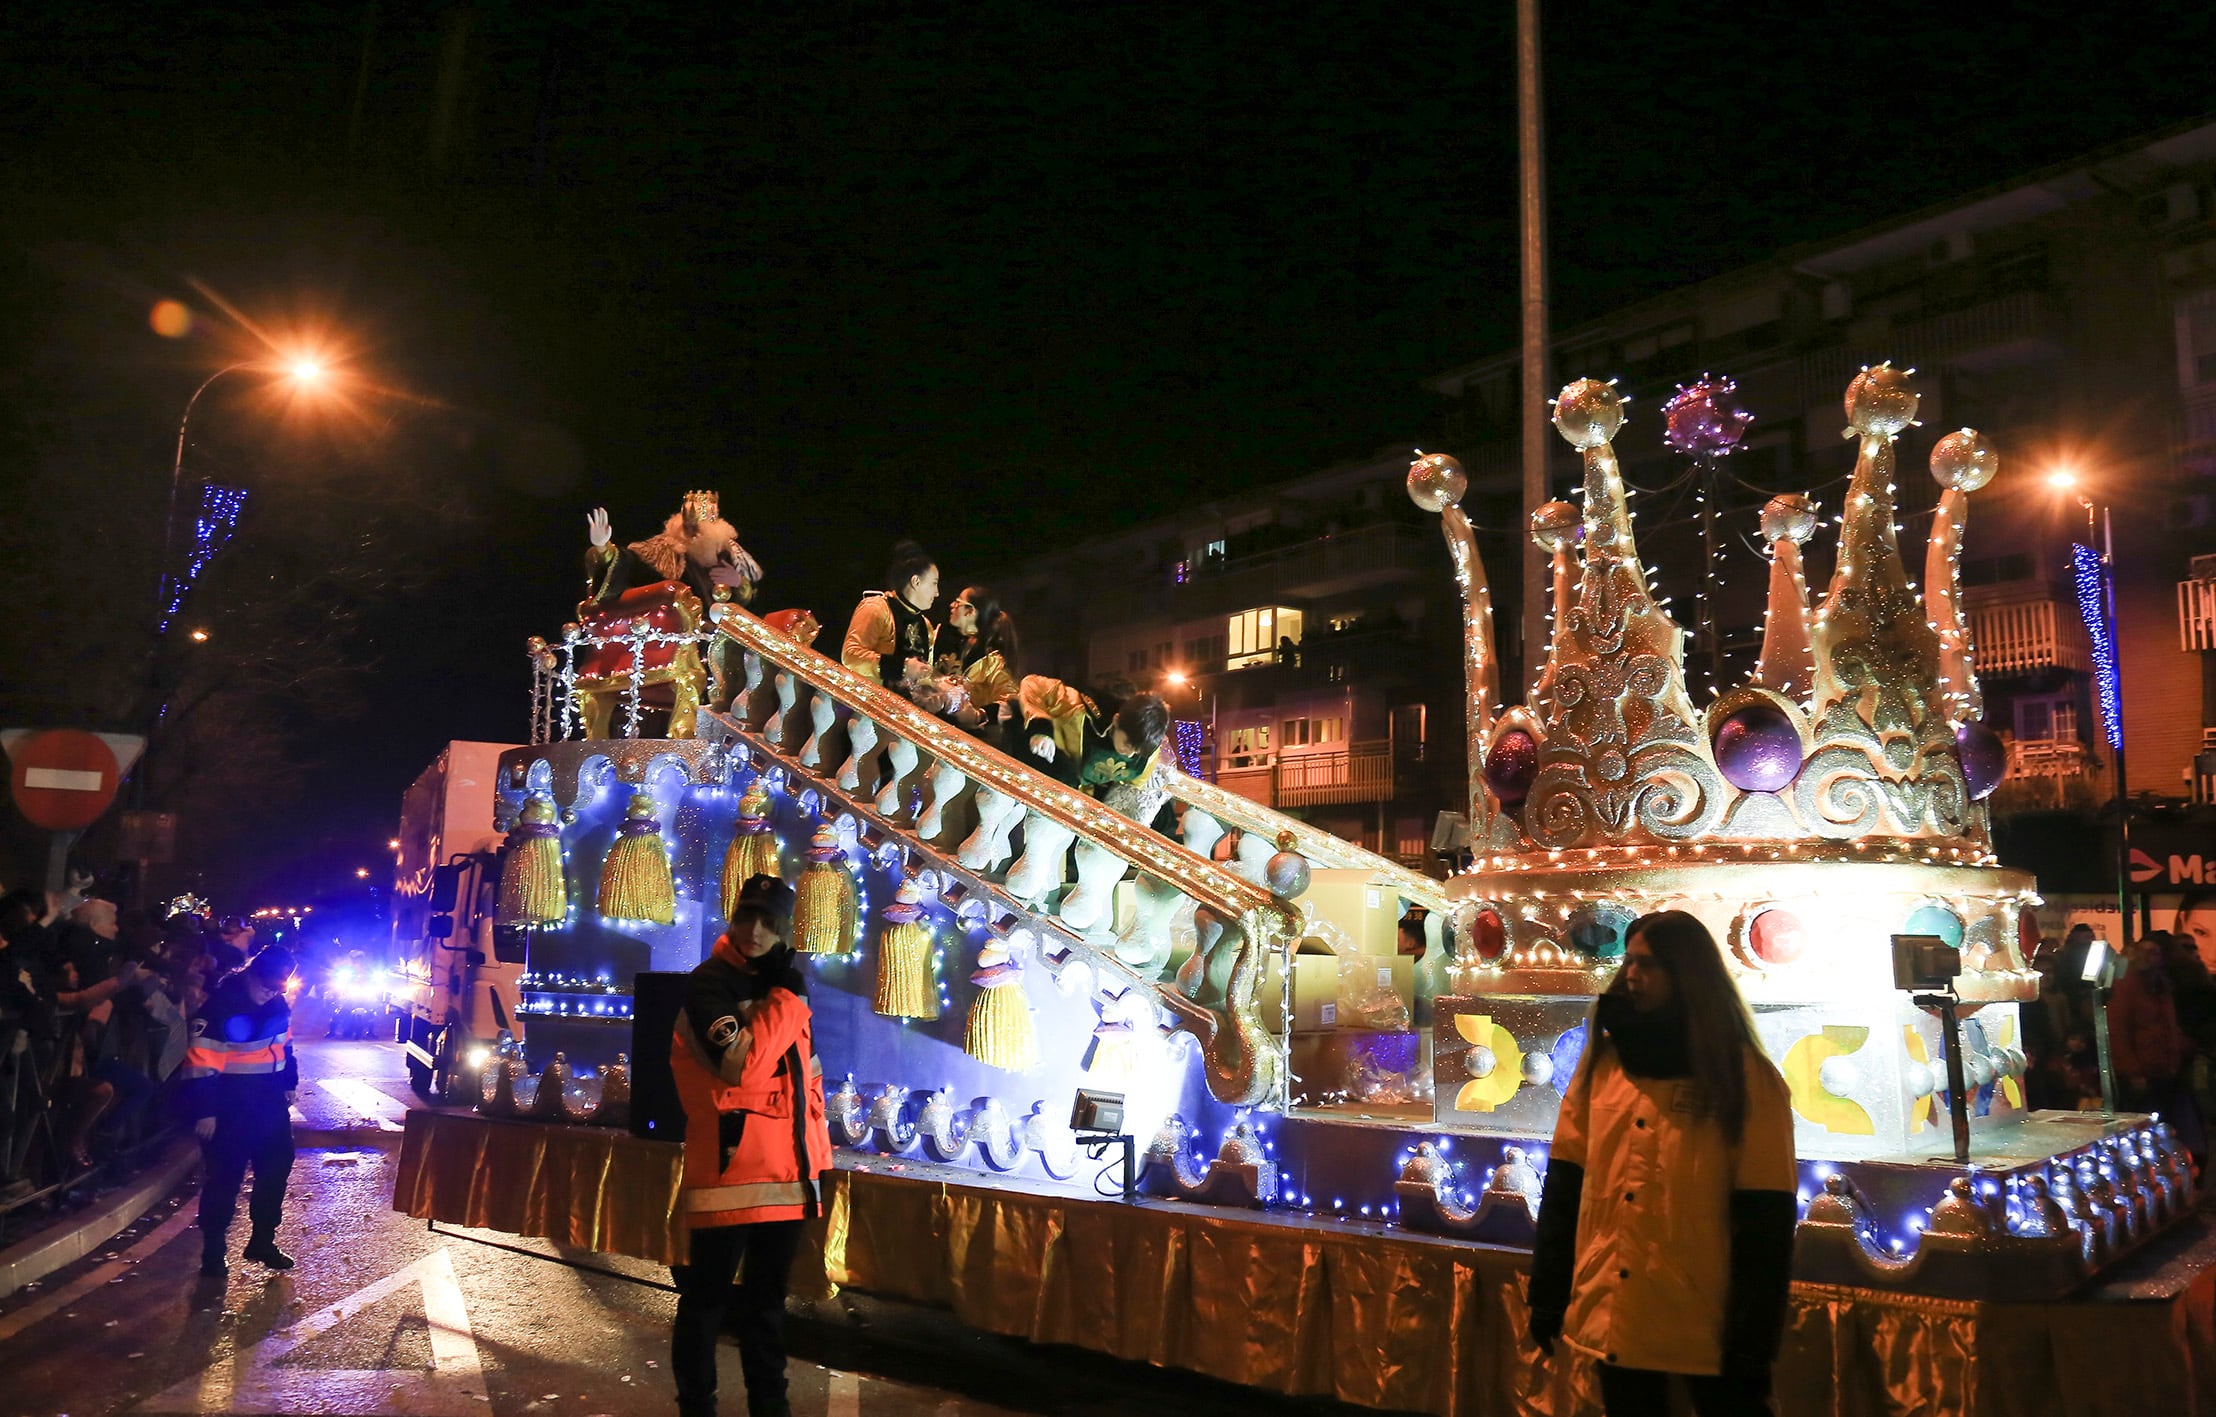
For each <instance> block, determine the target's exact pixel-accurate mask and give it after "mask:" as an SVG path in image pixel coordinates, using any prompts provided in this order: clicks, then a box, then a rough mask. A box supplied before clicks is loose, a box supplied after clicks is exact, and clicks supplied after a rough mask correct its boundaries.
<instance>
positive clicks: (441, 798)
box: [392, 742, 523, 1101]
mask: <svg viewBox="0 0 2216 1417" xmlns="http://www.w3.org/2000/svg"><path fill="white" fill-rule="evenodd" d="M512 746H514V745H513V744H508V743H470V742H454V743H449V744H447V745H446V747H445V749H444V750H443V751H441V752H440V754H439V756H438V758H437V760H436V761H434V762H433V763H432V764H431V765H430V766H429V767H427V768H425V769H424V770H423V773H422V775H421V776H420V777H418V778H417V779H416V780H415V782H414V784H413V785H412V786H410V787H409V788H408V790H407V792H406V793H405V794H404V795H403V796H402V797H401V799H400V832H399V843H400V844H399V847H398V849H397V852H396V857H397V859H396V860H395V862H394V879H393V891H392V946H393V948H392V953H393V968H394V972H395V976H396V981H395V989H396V994H395V998H394V1005H395V1008H396V1010H397V1012H398V1013H399V1021H398V1025H397V1027H398V1031H399V1034H400V1042H401V1044H402V1045H403V1046H404V1047H405V1048H406V1050H407V1054H408V1080H409V1082H410V1083H411V1084H413V1085H414V1087H415V1090H416V1093H417V1095H418V1096H421V1097H422V1098H424V1099H425V1100H426V1101H429V1100H431V1099H432V1098H434V1097H440V1098H446V1099H452V1100H460V1099H463V1098H467V1097H469V1096H470V1094H471V1090H472V1089H473V1088H474V1087H475V1085H476V1078H477V1071H478V1069H479V1067H480V1066H481V1065H482V1064H483V1062H484V1060H485V1059H486V1057H488V1056H489V1055H490V1052H491V1049H492V1047H493V1046H494V1044H495V1043H496V1042H497V1041H498V1040H499V1038H500V1036H501V1034H502V1033H509V1034H512V1035H513V1036H514V1037H516V1038H518V1039H519V1040H520V1038H521V1036H522V1027H521V1024H520V1022H519V1021H518V1020H517V1018H516V1016H515V1005H516V1002H517V983H518V981H519V980H520V979H521V978H522V976H523V948H522V941H521V940H520V939H503V938H497V937H496V933H497V932H495V930H494V928H493V914H494V907H495V905H496V904H497V898H498V895H499V891H500V864H499V863H500V843H501V837H500V834H499V832H497V831H495V830H494V829H493V782H494V775H495V773H496V771H497V769H498V765H499V761H500V755H501V754H502V753H504V752H506V751H507V750H508V749H509V748H510V747H512ZM511 956H512V958H511Z"/></svg>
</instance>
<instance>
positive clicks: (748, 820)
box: [723, 777, 778, 920]
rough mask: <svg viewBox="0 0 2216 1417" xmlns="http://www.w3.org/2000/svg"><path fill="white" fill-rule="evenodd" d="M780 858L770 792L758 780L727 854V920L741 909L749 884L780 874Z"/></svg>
mask: <svg viewBox="0 0 2216 1417" xmlns="http://www.w3.org/2000/svg"><path fill="white" fill-rule="evenodd" d="M777 855H778V845H777V834H776V833H775V832H773V831H771V830H770V828H769V792H768V790H767V789H765V788H764V787H763V786H762V780H761V779H760V778H758V777H757V778H755V779H754V782H753V785H751V786H750V787H748V788H747V789H746V795H745V796H743V797H741V798H740V799H739V819H738V822H737V823H736V825H735V826H734V828H733V830H732V832H731V845H730V846H728V847H726V848H725V849H724V853H723V918H724V919H726V920H729V919H730V918H731V912H732V911H734V910H736V909H737V908H738V905H739V890H740V888H741V887H743V886H744V885H745V884H746V883H747V882H748V881H750V880H752V879H754V878H755V877H756V876H774V875H777V874H778V869H777Z"/></svg>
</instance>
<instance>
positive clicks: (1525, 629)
mask: <svg viewBox="0 0 2216 1417" xmlns="http://www.w3.org/2000/svg"><path fill="white" fill-rule="evenodd" d="M1516 114H1517V120H1518V121H1517V125H1516V154H1517V165H1518V168H1519V171H1520V173H1521V178H1520V182H1519V187H1520V189H1521V195H1522V209H1523V242H1522V251H1523V521H1522V524H1521V526H1520V527H1519V529H1518V530H1519V534H1518V536H1517V537H1516V539H1517V540H1518V541H1519V542H1521V543H1522V544H1523V580H1522V585H1523V617H1522V620H1521V621H1520V625H1521V629H1522V633H1521V636H1520V638H1519V640H1518V644H1517V649H1518V659H1519V661H1520V662H1521V664H1522V666H1523V676H1524V680H1525V682H1526V683H1529V682H1530V679H1531V675H1532V671H1533V667H1534V666H1535V665H1536V664H1537V662H1538V658H1539V656H1540V655H1541V654H1543V653H1544V652H1545V649H1546V633H1547V620H1546V616H1547V571H1548V562H1547V558H1546V555H1545V553H1544V552H1542V551H1541V550H1540V549H1539V547H1538V546H1537V545H1536V544H1535V543H1534V542H1533V541H1532V540H1531V538H1530V537H1528V536H1524V535H1522V534H1521V530H1522V528H1523V527H1529V526H1530V525H1531V515H1532V513H1534V512H1536V511H1538V510H1539V506H1540V504H1541V503H1543V502H1545V501H1546V500H1547V422H1548V419H1547V410H1546V400H1547V392H1548V390H1547V194H1546V180H1545V160H1546V153H1545V147H1544V143H1543V141H1542V138H1543V131H1542V128H1541V125H1540V117H1541V112H1540V104H1539V0H1516Z"/></svg>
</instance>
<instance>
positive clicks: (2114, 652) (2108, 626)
mask: <svg viewBox="0 0 2216 1417" xmlns="http://www.w3.org/2000/svg"><path fill="white" fill-rule="evenodd" d="M2047 485H2048V486H2049V487H2051V488H2053V489H2054V490H2055V491H2057V492H2060V493H2065V494H2067V495H2069V496H2071V497H2073V498H2075V499H2076V501H2077V504H2078V505H2079V506H2080V507H2082V508H2084V509H2085V540H2083V541H2073V542H2072V543H2071V545H2070V579H2071V583H2072V585H2073V587H2074V588H2075V590H2076V592H2077V603H2078V614H2079V616H2080V617H2081V618H2082V619H2083V620H2084V621H2085V633H2086V637H2087V638H2088V639H2089V640H2090V641H2091V642H2092V646H2093V684H2094V688H2095V689H2096V690H2097V691H2098V692H2099V695H2100V701H2101V732H2102V735H2103V736H2104V737H2105V738H2106V739H2107V740H2108V750H2109V753H2110V755H2111V756H2112V758H2113V759H2114V761H2115V764H2116V789H2115V807H2116V932H2117V943H2118V946H2119V947H2121V946H2123V945H2125V944H2128V943H2129V942H2130V940H2131V801H2130V797H2129V796H2128V794H2127V793H2126V791H2125V787H2124V781H2125V779H2124V719H2123V708H2124V665H2123V647H2122V645H2121V644H2120V643H2118V641H2117V637H2116V541H2115V534H2114V532H2115V528H2114V524H2113V522H2112V521H2111V518H2110V516H2109V505H2108V503H2107V502H2105V501H2101V502H2096V501H2094V500H2093V498H2091V497H2090V496H2088V495H2086V493H2085V492H2083V491H2082V490H2080V488H2079V485H2078V475H2077V471H2076V469H2074V468H2071V467H2068V466H2063V467H2057V468H2055V469H2054V470H2053V471H2052V472H2050V473H2048V474H2047ZM2096 541H2097V542H2098V543H2099V547H2100V549H2099V550H2097V551H2096V550H2095V549H2094V546H2093V543H2095V542H2096Z"/></svg>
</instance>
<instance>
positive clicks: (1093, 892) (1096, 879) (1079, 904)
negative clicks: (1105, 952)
mask: <svg viewBox="0 0 2216 1417" xmlns="http://www.w3.org/2000/svg"><path fill="white" fill-rule="evenodd" d="M1123 871H1124V864H1123V858H1122V857H1120V856H1118V855H1116V854H1115V853H1114V852H1112V851H1110V850H1109V849H1108V848H1107V847H1105V846H1102V845H1100V844H1099V843H1098V842H1093V841H1080V842H1079V843H1077V884H1076V885H1074V886H1072V887H1070V891H1069V894H1068V895H1065V896H1063V897H1062V904H1061V906H1060V908H1059V909H1057V910H1056V911H1055V912H1054V913H1055V914H1057V915H1059V916H1061V917H1062V921H1063V923H1064V924H1066V925H1068V926H1069V927H1070V928H1071V929H1072V930H1077V931H1081V932H1082V931H1087V930H1091V929H1093V928H1094V927H1096V926H1099V925H1102V924H1113V922H1114V915H1115V904H1116V882H1118V881H1120V880H1122V879H1123Z"/></svg>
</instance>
